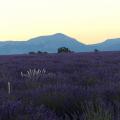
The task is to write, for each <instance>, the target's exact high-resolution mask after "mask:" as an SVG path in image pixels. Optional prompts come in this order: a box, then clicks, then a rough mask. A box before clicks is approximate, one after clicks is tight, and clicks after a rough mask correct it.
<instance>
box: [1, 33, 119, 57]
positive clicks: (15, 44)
mask: <svg viewBox="0 0 120 120" xmlns="http://www.w3.org/2000/svg"><path fill="white" fill-rule="evenodd" d="M60 47H67V48H69V49H70V50H72V51H75V52H91V51H94V49H98V50H100V51H120V38H116V39H108V40H106V41H104V42H101V43H98V44H93V45H86V44H83V43H81V42H79V41H78V40H76V39H74V38H71V37H69V36H67V35H64V34H62V33H57V34H53V35H48V36H40V37H36V38H32V39H30V40H28V41H5V42H2V41H1V42H0V55H10V54H24V53H28V52H31V51H35V52H36V51H42V52H44V51H46V52H49V53H56V52H57V49H58V48H60Z"/></svg>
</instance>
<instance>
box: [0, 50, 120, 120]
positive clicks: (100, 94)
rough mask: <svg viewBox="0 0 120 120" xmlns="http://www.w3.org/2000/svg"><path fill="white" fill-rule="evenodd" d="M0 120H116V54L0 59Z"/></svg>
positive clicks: (119, 61)
mask: <svg viewBox="0 0 120 120" xmlns="http://www.w3.org/2000/svg"><path fill="white" fill-rule="evenodd" d="M0 120H120V52H98V53H94V52H93V53H66V54H65V53H63V54H40V55H13V56H0Z"/></svg>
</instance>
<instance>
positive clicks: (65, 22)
mask: <svg viewBox="0 0 120 120" xmlns="http://www.w3.org/2000/svg"><path fill="white" fill-rule="evenodd" d="M54 33H64V34H67V35H69V36H71V37H73V38H76V39H78V40H79V41H81V42H83V43H86V44H92V43H99V42H102V41H104V40H105V39H108V38H118V37H120V0H0V40H1V41H4V40H27V39H29V38H33V37H37V36H41V35H49V34H54Z"/></svg>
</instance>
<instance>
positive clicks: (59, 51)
mask: <svg viewBox="0 0 120 120" xmlns="http://www.w3.org/2000/svg"><path fill="white" fill-rule="evenodd" d="M63 52H64V53H68V52H71V50H69V48H66V47H60V48H58V53H63Z"/></svg>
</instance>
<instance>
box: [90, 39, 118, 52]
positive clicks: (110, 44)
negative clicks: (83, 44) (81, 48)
mask: <svg viewBox="0 0 120 120" xmlns="http://www.w3.org/2000/svg"><path fill="white" fill-rule="evenodd" d="M89 47H90V49H91V50H92V49H99V50H101V51H120V38H116V39H108V40H106V41H104V42H102V43H99V44H94V45H90V46H89Z"/></svg>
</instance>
